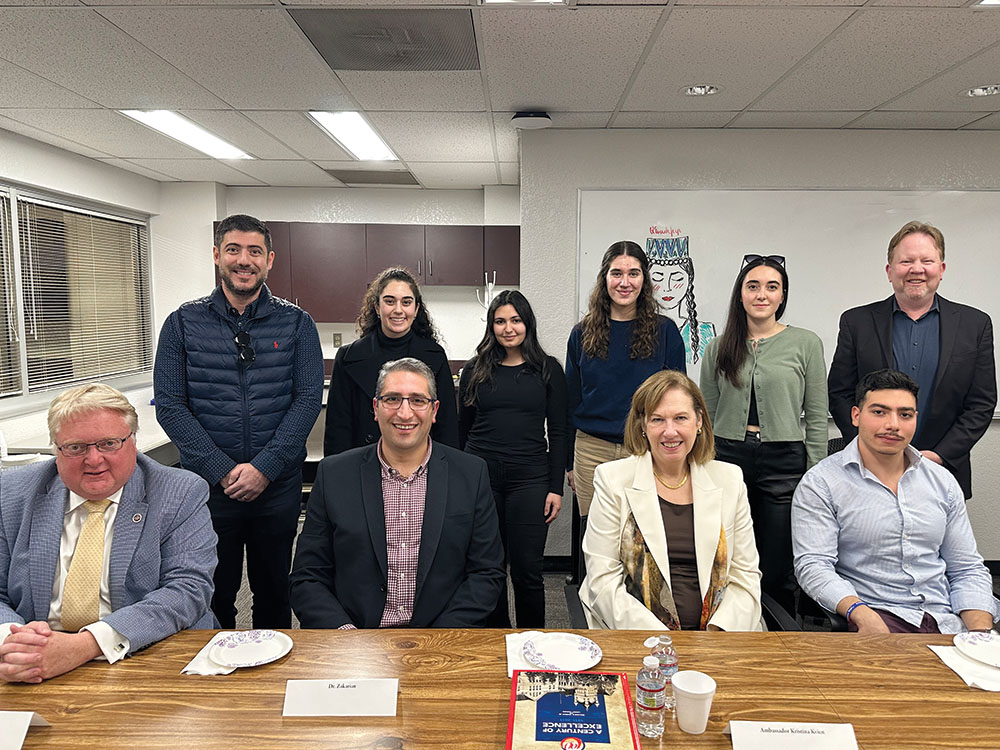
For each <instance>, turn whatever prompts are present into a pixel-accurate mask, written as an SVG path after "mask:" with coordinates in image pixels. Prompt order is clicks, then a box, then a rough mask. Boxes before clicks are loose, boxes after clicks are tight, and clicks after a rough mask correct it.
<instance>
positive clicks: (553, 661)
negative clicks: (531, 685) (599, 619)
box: [521, 633, 604, 672]
mask: <svg viewBox="0 0 1000 750" xmlns="http://www.w3.org/2000/svg"><path fill="white" fill-rule="evenodd" d="M521 654H522V655H523V656H524V658H525V659H526V660H527V661H528V662H530V663H531V664H534V665H535V666H536V667H540V668H542V669H555V670H560V671H565V672H580V671H582V670H584V669H590V668H591V667H592V666H594V665H595V664H597V662H599V661H600V660H601V657H603V656H604V654H603V653H602V652H601V647H600V646H598V645H597V644H596V643H594V642H593V641H592V640H590V639H589V638H584V637H583V636H582V635H573V634H572V633H542V634H540V635H536V636H535V637H534V638H531V639H530V640H527V641H525V642H524V646H523V647H522V648H521Z"/></svg>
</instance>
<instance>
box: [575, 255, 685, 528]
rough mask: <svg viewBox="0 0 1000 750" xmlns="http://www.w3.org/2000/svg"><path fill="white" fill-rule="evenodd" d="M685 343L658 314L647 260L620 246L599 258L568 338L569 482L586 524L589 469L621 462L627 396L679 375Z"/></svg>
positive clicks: (682, 369) (590, 490)
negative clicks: (661, 375)
mask: <svg viewBox="0 0 1000 750" xmlns="http://www.w3.org/2000/svg"><path fill="white" fill-rule="evenodd" d="M685 360H686V357H685V352H684V339H682V338H681V334H680V332H679V331H678V330H677V326H676V324H675V323H674V322H673V321H672V320H670V319H669V318H665V317H663V316H662V315H658V314H657V307H656V298H655V297H654V295H653V284H652V282H651V281H650V279H649V260H648V259H647V258H646V253H645V252H643V250H642V248H641V247H639V246H638V245H637V244H636V243H634V242H628V241H626V240H623V241H621V242H616V243H614V244H613V245H612V246H611V247H609V248H608V250H607V252H606V253H604V258H603V259H602V261H601V270H600V272H599V273H598V274H597V283H596V284H595V285H594V290H593V291H592V292H591V293H590V309H589V310H588V312H587V314H586V315H585V316H584V317H583V320H582V321H580V322H579V323H578V324H577V325H576V326H574V327H573V331H572V333H570V335H569V344H568V345H567V347H566V385H567V388H568V394H569V413H570V426H571V428H575V430H576V434H575V436H574V435H573V434H572V432H571V434H570V441H569V442H570V452H569V461H570V463H569V472H568V473H569V483H570V485H571V486H572V487H573V490H574V491H575V492H576V497H577V500H578V501H579V503H580V515H581V517H583V518H586V517H587V514H588V513H589V512H590V503H591V500H592V499H593V497H594V469H595V468H597V466H598V465H599V464H602V463H605V462H607V461H613V460H615V459H618V458H624V457H625V456H627V455H628V452H627V451H625V449H624V446H623V443H624V441H625V416H626V415H627V414H628V410H629V406H630V405H631V403H632V394H633V393H635V390H636V389H637V388H638V387H639V386H640V385H641V384H642V383H643V382H644V381H645V380H646V378H648V377H649V376H650V375H652V374H653V373H656V372H659V371H660V370H679V371H680V372H683V373H686V372H687V368H686V365H685ZM574 438H575V439H574Z"/></svg>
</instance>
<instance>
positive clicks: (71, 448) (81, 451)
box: [56, 432, 135, 458]
mask: <svg viewBox="0 0 1000 750" xmlns="http://www.w3.org/2000/svg"><path fill="white" fill-rule="evenodd" d="M134 434H135V433H134V432H130V433H129V434H128V435H126V436H125V437H122V438H104V440H98V441H97V442H96V443H64V444H63V445H57V446H56V449H57V450H58V451H59V452H60V453H62V454H63V455H64V456H66V457H67V458H80V456H83V455H86V453H87V452H88V451H89V450H90V446H94V447H95V448H97V450H98V451H99V452H101V453H116V452H118V451H120V450H121V448H122V446H123V445H125V441H126V440H128V439H129V438H130V437H132V436H133V435H134Z"/></svg>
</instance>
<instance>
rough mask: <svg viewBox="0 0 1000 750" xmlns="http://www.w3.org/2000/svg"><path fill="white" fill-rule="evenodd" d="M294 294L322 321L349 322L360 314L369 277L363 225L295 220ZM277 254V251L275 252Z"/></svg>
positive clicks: (292, 237) (294, 298)
mask: <svg viewBox="0 0 1000 750" xmlns="http://www.w3.org/2000/svg"><path fill="white" fill-rule="evenodd" d="M289 242H290V244H291V253H290V254H291V259H292V295H293V296H292V297H291V298H290V299H291V300H292V301H293V302H295V304H297V305H299V306H300V307H301V308H303V309H304V310H305V311H306V312H308V313H309V314H310V315H312V317H313V319H314V320H316V321H319V322H322V323H340V322H343V323H347V322H350V321H352V320H354V319H355V318H357V316H358V311H359V310H360V309H361V300H362V299H363V298H364V296H365V289H366V288H367V286H368V277H367V275H363V274H362V273H361V269H363V268H365V264H366V251H365V226H364V224H320V223H312V222H302V221H296V222H292V223H291V224H290V226H289ZM275 255H277V253H275Z"/></svg>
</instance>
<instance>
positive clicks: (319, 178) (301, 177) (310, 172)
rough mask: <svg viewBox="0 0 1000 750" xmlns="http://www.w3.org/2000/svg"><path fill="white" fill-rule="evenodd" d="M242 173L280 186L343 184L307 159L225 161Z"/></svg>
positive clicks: (336, 185) (334, 185) (333, 185)
mask: <svg viewBox="0 0 1000 750" xmlns="http://www.w3.org/2000/svg"><path fill="white" fill-rule="evenodd" d="M224 163H226V164H228V165H229V166H231V167H232V168H233V169H236V170H238V171H240V172H242V173H244V174H248V175H250V176H251V177H253V178H255V179H258V180H260V181H261V182H265V183H267V184H268V185H274V186H280V187H295V186H297V185H301V186H303V187H343V184H342V183H341V182H340V181H339V180H336V179H334V178H333V177H331V176H330V175H329V174H327V173H326V172H324V171H323V170H322V169H320V168H319V167H317V166H316V165H315V164H313V163H312V162H309V161H301V160H299V161H288V160H273V161H260V160H255V161H245V160H241V161H228V160H227V161H225V162H224Z"/></svg>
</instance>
